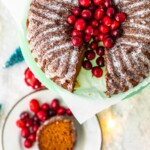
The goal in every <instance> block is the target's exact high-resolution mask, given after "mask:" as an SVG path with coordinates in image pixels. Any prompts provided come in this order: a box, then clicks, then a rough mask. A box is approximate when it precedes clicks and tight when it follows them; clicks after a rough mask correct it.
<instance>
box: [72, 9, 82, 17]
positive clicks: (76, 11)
mask: <svg viewBox="0 0 150 150" xmlns="http://www.w3.org/2000/svg"><path fill="white" fill-rule="evenodd" d="M80 13H81V10H80V8H79V7H75V8H74V9H73V14H74V15H75V16H79V15H80Z"/></svg>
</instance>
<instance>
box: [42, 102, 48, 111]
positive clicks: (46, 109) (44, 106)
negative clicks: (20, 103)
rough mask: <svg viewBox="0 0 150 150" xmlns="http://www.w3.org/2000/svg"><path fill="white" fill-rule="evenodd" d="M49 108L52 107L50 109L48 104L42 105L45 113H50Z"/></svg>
mask: <svg viewBox="0 0 150 150" xmlns="http://www.w3.org/2000/svg"><path fill="white" fill-rule="evenodd" d="M49 108H50V107H49V105H48V104H47V103H44V104H42V105H41V109H42V110H44V111H48V110H49Z"/></svg>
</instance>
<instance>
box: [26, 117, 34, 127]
mask: <svg viewBox="0 0 150 150" xmlns="http://www.w3.org/2000/svg"><path fill="white" fill-rule="evenodd" d="M32 124H33V121H32V119H30V118H27V119H26V127H31V126H32Z"/></svg>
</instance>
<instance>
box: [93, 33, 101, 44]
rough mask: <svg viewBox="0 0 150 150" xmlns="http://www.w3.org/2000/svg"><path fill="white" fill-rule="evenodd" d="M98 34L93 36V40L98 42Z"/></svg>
mask: <svg viewBox="0 0 150 150" xmlns="http://www.w3.org/2000/svg"><path fill="white" fill-rule="evenodd" d="M98 35H99V34H98ZM98 35H97V36H95V37H94V39H93V40H94V41H95V42H99V41H100V40H99V39H98Z"/></svg>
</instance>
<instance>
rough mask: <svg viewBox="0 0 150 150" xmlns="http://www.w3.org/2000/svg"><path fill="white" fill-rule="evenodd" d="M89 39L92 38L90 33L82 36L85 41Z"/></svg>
mask: <svg viewBox="0 0 150 150" xmlns="http://www.w3.org/2000/svg"><path fill="white" fill-rule="evenodd" d="M91 39H92V36H91V35H85V37H84V41H85V42H87V43H88V42H90V41H91Z"/></svg>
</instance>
